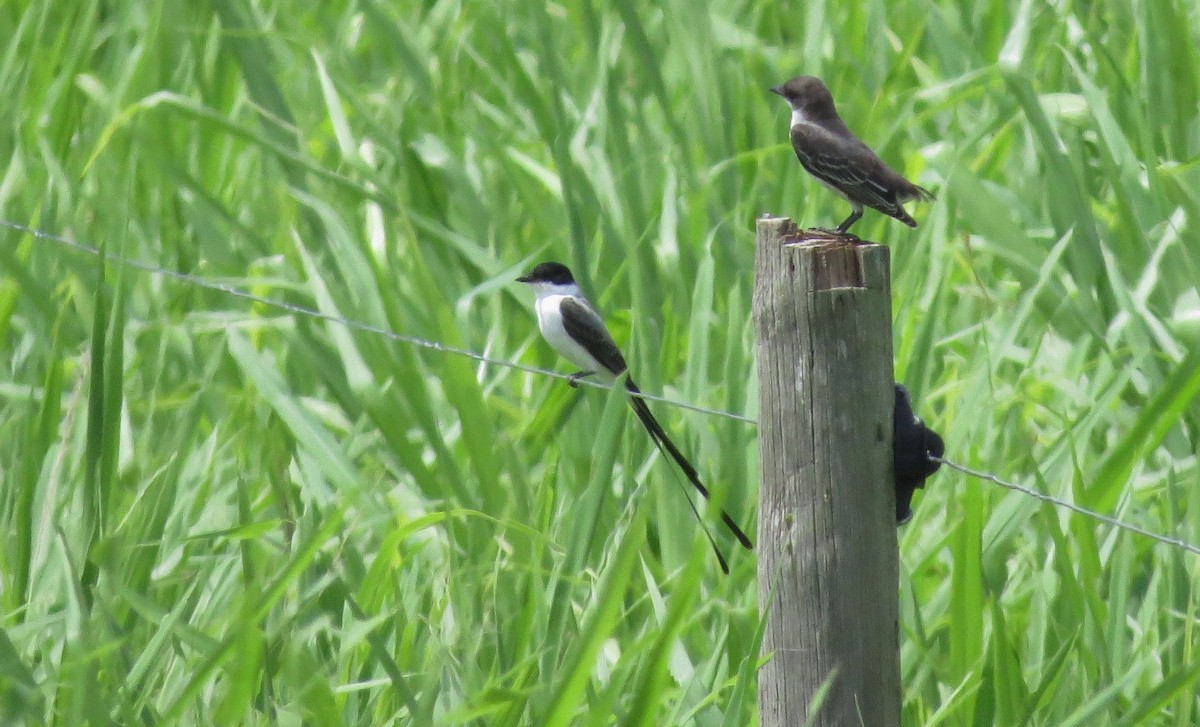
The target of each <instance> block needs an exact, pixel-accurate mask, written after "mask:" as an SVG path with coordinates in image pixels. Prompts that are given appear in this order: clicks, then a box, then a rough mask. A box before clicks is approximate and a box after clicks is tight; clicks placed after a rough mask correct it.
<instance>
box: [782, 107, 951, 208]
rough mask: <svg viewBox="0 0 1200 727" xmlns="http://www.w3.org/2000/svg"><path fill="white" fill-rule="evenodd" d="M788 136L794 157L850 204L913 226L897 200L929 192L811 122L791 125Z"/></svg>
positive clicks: (857, 143)
mask: <svg viewBox="0 0 1200 727" xmlns="http://www.w3.org/2000/svg"><path fill="white" fill-rule="evenodd" d="M791 136H792V148H793V149H794V150H795V151H796V158H797V159H799V160H800V164H802V165H803V166H804V168H805V169H806V170H807V171H808V173H809V174H811V175H813V176H814V177H816V178H817V179H819V180H820V181H822V182H824V183H825V184H827V185H829V186H830V187H832V188H833V189H834V190H835V191H837V192H838V193H839V194H841V195H842V196H843V197H845V198H846V199H848V200H850V202H852V203H857V204H861V205H865V206H867V207H871V208H873V209H876V210H879V211H880V212H882V213H884V214H885V215H888V216H890V217H895V218H896V219H898V220H900V221H901V222H903V223H904V224H906V225H908V226H910V227H916V226H917V223H916V222H915V221H914V220H913V219H912V218H911V217H909V216H908V213H907V212H905V211H904V208H903V207H902V206H901V203H902V202H905V201H907V200H911V199H917V198H926V197H928V198H932V195H930V193H929V192H928V191H927V190H924V189H922V188H920V187H918V186H917V185H915V184H913V183H912V182H909V181H908V180H907V179H905V178H904V177H902V176H900V174H898V173H897V172H896V171H895V170H893V169H892V168H891V167H889V166H888V165H887V164H885V163H884V162H883V160H882V159H880V158H879V157H878V156H877V155H876V154H875V152H873V151H871V149H870V147H868V146H867V145H866V144H863V143H862V142H861V141H859V140H858V139H846V138H844V137H842V136H838V135H835V134H831V133H830V132H828V131H826V130H825V129H823V128H821V127H819V126H815V125H813V124H796V125H794V126H793V127H792V133H791Z"/></svg>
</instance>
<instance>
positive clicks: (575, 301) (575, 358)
mask: <svg viewBox="0 0 1200 727" xmlns="http://www.w3.org/2000/svg"><path fill="white" fill-rule="evenodd" d="M517 281H518V282H521V283H525V284H527V285H529V286H530V287H532V288H533V292H534V295H536V296H537V301H536V302H535V303H534V308H535V310H536V312H537V320H538V328H539V329H540V330H541V332H542V337H543V338H545V339H546V343H549V344H550V347H551V348H553V349H554V350H555V351H557V352H558V353H559V355H561V356H562V357H563V358H565V359H567V360H568V361H570V362H571V363H573V364H575V365H576V366H579V367H580V368H581V369H582V371H579V372H578V373H575V374H572V375H571V377H570V378H571V380H572V383H573V385H578V384H577V382H578V380H579V379H581V378H583V377H585V376H596V377H598V378H599V379H600V380H601V381H603V382H604V383H606V384H611V383H613V382H615V381H616V380H617V379H618V378H619V377H620V376H622V375H625V374H626V371H627V369H628V367H627V366H626V364H625V357H624V356H622V355H621V350H620V349H618V348H617V344H616V343H615V342H614V341H613V338H612V335H611V334H610V333H609V332H608V328H607V327H606V326H605V325H604V321H603V320H602V319H601V318H600V315H599V314H598V313H596V310H595V308H593V307H592V304H591V303H590V302H588V299H587V298H586V297H584V295H583V291H582V290H580V288H579V285H578V284H577V283H576V282H575V277H574V276H573V275H572V274H571V271H570V269H568V268H567V266H566V265H563V264H562V263H557V262H544V263H541V264H539V265H537V266H536V267H534V268H533V270H531V271H529V274H528V275H523V276H521V277H519V278H517ZM625 390H626V391H627V392H628V393H629V394H630V397H629V406H630V407H632V408H633V413H634V414H636V415H637V418H638V421H640V422H641V423H642V426H643V427H645V428H646V432H647V433H649V434H650V439H651V440H652V441H653V442H654V444H655V446H656V447H658V449H659V450H660V451H661V452H662V453H663V454H664V455H667V456H669V457H670V458H671V459H672V460H674V461H675V464H676V465H678V467H679V469H680V470H681V471H682V472H683V474H684V475H685V476H686V477H687V479H688V482H690V483H691V485H692V487H694V488H696V491H697V492H699V493H700V494H701V495H703V496H704V497H705V498H708V497H709V492H708V488H707V487H705V486H704V483H702V482H701V481H700V475H699V473H697V472H696V468H695V467H693V466H692V464H691V463H690V462H689V461H688V460H687V458H686V457H685V456H684V455H683V452H681V451H680V450H679V448H678V447H676V446H675V443H674V442H672V441H671V439H670V438H669V437H668V436H667V433H666V431H665V430H664V429H663V428H662V425H661V424H659V423H658V420H657V419H655V417H654V415H653V414H651V413H650V407H649V406H647V405H646V400H645V399H643V398H641V396H640V394H641V391H639V390H638V387H637V384H634V383H633V379H631V378H629V377H628V376H626V378H625ZM684 494H685V495H686V494H687V493H686V492H685V493H684ZM688 505H689V506H690V507H691V508H692V512H693V513H695V515H696V519H697V520H700V525H701V527H702V528H703V529H704V535H705V536H706V537H707V538H708V542H709V544H710V545H711V546H712V549H713V552H714V553H716V555H717V562H718V564H719V565H720V566H721V570H722V571H723V572H725V573H729V563H728V562H727V561H726V560H725V554H724V553H722V552H721V548H720V547H719V546H718V545H717V543H716V541H715V540H713V537H712V534H711V533H709V532H708V529H707V528H706V527H704V521H703V520H701V519H700V513H699V511H697V510H696V506H695V504H694V503H693V502H692V499H691V498H690V497H689V498H688ZM721 522H723V523H725V526H726V527H727V528H729V531H730V532H731V533H733V536H734V537H735V538H737V541H738V543H740V544H741V546H742V547H743V548H745V549H746V550H752V549H753V548H754V544H753V543H752V542H751V541H750V538H749V537H748V536H747V535H746V533H745V532H744V531H743V530H742V528H741V527H740V526H739V525H738V524H737V522H736V521H734V519H733V518H732V517H731V516H730V515H729V513H727V512H725V511H724V510H722V511H721Z"/></svg>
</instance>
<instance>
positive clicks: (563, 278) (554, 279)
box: [517, 262, 575, 285]
mask: <svg viewBox="0 0 1200 727" xmlns="http://www.w3.org/2000/svg"><path fill="white" fill-rule="evenodd" d="M517 282H519V283H550V284H551V285H570V284H571V283H574V282H575V276H573V275H571V271H570V270H569V269H568V268H567V266H566V265H563V264H562V263H556V262H546V263H539V264H538V265H536V266H534V268H533V270H530V271H529V274H528V275H522V276H521V277H519V278H517Z"/></svg>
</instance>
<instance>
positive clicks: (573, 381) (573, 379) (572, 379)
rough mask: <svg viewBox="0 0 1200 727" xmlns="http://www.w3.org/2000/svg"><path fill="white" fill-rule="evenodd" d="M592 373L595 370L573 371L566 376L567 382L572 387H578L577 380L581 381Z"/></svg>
mask: <svg viewBox="0 0 1200 727" xmlns="http://www.w3.org/2000/svg"><path fill="white" fill-rule="evenodd" d="M594 373H596V372H595V371H576V372H575V373H573V374H571V375H570V376H568V377H567V383H568V384H570V386H571V388H572V389H578V388H579V382H580V381H583V380H584V379H586V378H587V377H589V376H591V375H592V374H594Z"/></svg>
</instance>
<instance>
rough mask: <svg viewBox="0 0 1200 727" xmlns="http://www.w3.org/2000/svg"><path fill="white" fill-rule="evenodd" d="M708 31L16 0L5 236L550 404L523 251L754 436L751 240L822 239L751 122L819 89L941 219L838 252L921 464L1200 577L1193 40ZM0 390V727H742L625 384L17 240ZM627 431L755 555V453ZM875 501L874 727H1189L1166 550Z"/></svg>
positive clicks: (376, 344)
mask: <svg viewBox="0 0 1200 727" xmlns="http://www.w3.org/2000/svg"><path fill="white" fill-rule="evenodd" d="M698 7H699V6H697V5H696V4H695V3H691V2H684V1H683V0H664V1H663V2H633V1H631V0H619V1H618V2H617V3H614V4H611V5H610V4H607V3H597V2H593V1H592V0H584V1H583V2H580V3H565V4H544V3H533V2H531V3H498V4H490V3H458V2H454V1H453V0H444V1H434V2H426V3H381V2H377V0H365V2H362V3H342V2H331V3H295V2H287V3H273V2H267V3H259V4H249V3H246V2H244V0H213V2H211V3H192V2H183V1H181V0H160V1H159V2H154V3H134V2H118V3H101V2H94V1H93V2H88V1H87V0H84V1H83V2H77V3H49V2H41V3H27V2H20V1H18V2H12V3H7V4H5V5H4V6H3V8H0V37H4V38H6V39H8V42H7V43H6V44H5V46H4V48H3V50H0V95H2V97H3V98H5V99H6V102H5V109H6V113H5V114H4V118H3V121H2V122H0V159H2V160H3V171H2V172H0V217H3V218H4V219H6V220H12V221H15V222H18V223H21V224H26V225H29V226H31V227H34V228H38V229H43V230H47V231H50V232H54V233H57V234H62V235H66V236H68V237H72V238H76V239H79V240H81V241H85V242H88V243H90V244H95V245H98V246H103V247H104V248H105V249H106V250H107V251H108V252H110V253H114V254H120V255H124V256H127V257H129V258H134V259H138V260H143V261H148V262H152V263H154V264H156V265H159V266H162V267H164V268H169V269H172V270H178V271H182V272H187V273H191V274H194V275H199V276H202V277H204V278H206V279H211V280H216V281H220V282H223V283H226V284H229V285H233V286H236V287H241V288H245V289H247V290H252V291H253V292H255V293H256V294H259V295H264V296H269V297H272V298H277V299H280V300H286V301H289V302H292V303H295V304H298V305H304V306H311V307H315V308H318V309H320V310H321V311H323V312H325V313H328V314H332V315H338V316H344V317H347V318H350V319H353V320H356V321H361V322H364V323H367V324H370V325H374V326H379V327H385V328H390V329H393V330H396V331H399V332H402V333H405V334H411V335H415V336H422V337H425V338H429V339H433V340H437V341H440V342H443V343H445V344H448V345H454V346H461V347H465V348H469V349H473V350H476V351H481V352H487V353H488V354H490V355H492V356H495V357H498V358H502V359H516V360H519V361H521V362H522V363H525V364H529V365H536V366H543V367H555V368H558V369H559V370H563V371H566V370H567V368H566V367H565V365H564V364H562V363H561V362H559V361H557V360H556V359H555V357H554V355H553V354H552V352H551V351H550V350H549V349H548V347H547V346H546V345H544V344H543V343H542V342H541V340H540V339H539V338H538V337H537V335H536V332H535V327H534V324H533V319H532V315H531V310H530V300H529V296H528V293H527V291H524V290H521V289H520V286H516V285H513V284H512V282H511V281H512V279H513V278H514V277H515V276H516V274H518V272H519V271H524V270H525V269H527V268H528V267H529V266H530V264H531V263H533V262H536V261H540V260H544V259H559V260H562V261H564V262H566V263H568V264H569V265H571V266H572V267H573V268H574V269H575V270H576V271H577V273H579V274H580V276H581V277H582V278H583V280H584V282H585V285H586V286H587V287H588V289H589V290H590V291H591V292H592V295H593V297H594V299H595V300H596V301H597V302H598V304H599V305H600V306H601V307H602V309H603V310H604V312H605V314H606V317H607V319H608V320H609V322H610V325H611V327H612V329H613V331H614V334H615V335H616V336H617V338H618V340H619V342H620V343H622V344H623V345H624V347H625V349H626V352H627V354H628V357H629V359H630V364H631V367H632V369H633V371H634V373H635V374H636V376H637V378H638V380H639V383H641V384H642V385H643V388H645V389H646V390H647V391H650V392H656V393H663V394H665V395H668V396H672V397H675V398H679V399H684V400H687V401H691V402H694V403H697V404H700V405H703V406H708V407H712V408H717V409H723V410H728V411H733V412H739V413H746V414H750V415H754V414H755V413H756V412H755V409H756V400H757V390H756V388H755V385H754V381H755V373H754V362H753V359H752V355H751V353H750V352H751V351H752V350H753V348H752V343H753V331H752V328H751V325H750V322H749V318H750V316H749V312H750V295H751V290H752V280H751V278H750V271H751V268H752V259H753V220H754V218H755V217H756V216H758V215H759V214H760V213H762V212H764V211H772V212H776V213H787V214H790V215H792V216H794V217H796V218H797V219H798V220H799V221H801V222H802V223H804V224H832V223H836V222H837V221H838V220H840V219H841V217H842V216H843V215H844V214H845V213H846V210H845V206H844V203H842V202H840V201H839V200H837V199H835V198H834V197H833V196H832V195H830V194H828V193H827V192H826V191H825V190H823V189H822V188H820V187H819V186H818V185H816V184H815V183H814V182H812V181H811V180H809V179H808V178H806V177H805V176H804V175H803V174H802V172H801V171H800V169H799V166H798V164H797V163H796V161H795V159H794V158H793V157H792V154H791V152H790V149H789V148H788V146H787V143H786V138H785V136H784V127H785V124H786V118H787V111H786V108H785V107H783V105H782V104H781V103H780V102H779V100H778V99H777V98H775V97H774V96H771V95H770V94H768V93H767V92H766V88H767V87H768V86H770V85H773V84H775V83H778V82H780V81H782V80H785V79H786V78H788V77H790V76H791V75H794V74H796V73H799V72H807V73H814V74H817V75H820V76H822V77H823V78H824V79H825V80H826V81H827V83H828V84H829V86H830V87H831V88H832V89H833V91H834V94H835V96H836V98H837V99H838V102H839V106H840V109H841V110H842V112H843V115H844V116H845V117H846V119H847V121H848V123H849V124H850V126H851V127H852V128H854V129H856V130H858V131H859V132H860V133H861V134H862V135H863V136H864V137H865V139H866V140H867V141H868V142H869V143H871V144H872V145H874V146H875V147H876V148H877V149H878V150H879V151H880V152H881V154H882V155H883V156H884V157H885V158H886V159H888V160H890V161H892V162H893V163H894V164H895V165H896V166H898V167H899V168H901V169H902V170H904V171H905V172H906V173H907V174H908V175H909V176H910V177H912V178H914V179H915V180H916V181H918V182H919V183H920V184H922V185H924V186H927V187H931V188H933V189H934V190H935V191H937V193H938V195H939V199H938V201H937V202H936V203H935V204H933V205H931V206H922V207H919V208H916V209H914V210H913V211H914V214H915V216H916V217H917V218H918V219H919V220H920V221H921V222H922V225H921V227H920V229H919V230H918V231H916V232H909V231H908V230H907V229H905V228H901V227H900V226H899V225H897V224H895V223H892V222H889V221H886V220H884V219H883V218H882V217H881V216H880V215H877V214H874V213H870V212H868V214H867V216H866V217H865V218H864V219H863V221H862V222H861V223H860V226H859V227H858V228H856V230H857V231H858V232H859V233H860V234H862V235H864V236H867V237H871V238H875V239H880V240H883V241H885V242H887V243H889V244H890V245H891V247H892V251H893V278H894V286H893V289H894V293H895V302H894V310H895V333H896V340H895V350H896V354H897V361H896V370H897V375H898V377H899V378H900V379H901V380H902V381H904V382H905V383H907V384H908V385H909V387H910V389H911V390H912V391H913V394H914V396H915V398H916V400H917V402H918V410H919V411H920V412H921V413H922V414H923V415H924V416H925V418H926V419H927V420H929V422H930V423H931V424H932V425H933V426H934V427H935V428H936V429H938V430H939V431H941V432H943V433H944V434H945V435H946V439H947V442H948V448H949V449H948V456H950V457H951V458H952V459H954V460H956V461H959V462H963V463H964V464H969V465H972V466H975V467H978V468H981V469H984V470H987V471H991V472H995V473H997V474H999V475H1001V476H1003V477H1005V478H1008V479H1014V480H1017V481H1020V482H1022V483H1025V484H1027V485H1031V486H1037V487H1041V488H1044V489H1045V490H1046V491H1048V492H1051V493H1055V494H1056V495H1059V496H1061V497H1067V498H1072V499H1074V500H1075V501H1077V502H1079V503H1081V504H1084V505H1086V506H1089V507H1093V508H1096V509H1099V510H1101V511H1104V512H1109V513H1114V514H1116V515H1118V516H1119V517H1121V518H1123V519H1126V520H1129V521H1130V522H1133V523H1136V524H1138V525H1140V526H1143V527H1146V528H1149V529H1152V530H1155V531H1159V532H1164V533H1169V534H1173V535H1177V536H1179V537H1183V538H1185V539H1187V540H1189V541H1191V542H1200V468H1198V467H1197V455H1198V449H1200V445H1198V443H1200V434H1198V427H1200V399H1197V396H1196V394H1197V389H1198V387H1200V358H1198V356H1197V354H1196V353H1195V352H1196V351H1197V350H1198V347H1200V296H1198V295H1197V293H1196V281H1197V280H1200V235H1198V234H1197V227H1196V220H1197V219H1198V218H1200V192H1197V190H1200V120H1198V119H1197V103H1198V100H1200V90H1198V89H1200V31H1198V30H1197V28H1200V10H1198V9H1197V8H1196V6H1195V5H1194V4H1192V3H1186V2H1183V1H1182V0H1161V1H1156V2H1144V3H1116V2H1113V3H1080V2H1072V1H1071V0H1063V1H1062V2H1057V3H1053V7H1050V6H1044V5H1042V4H1039V3H1034V2H1024V3H1020V4H1014V3H1009V2H1001V1H1000V0H984V1H983V2H973V3H965V2H957V1H956V0H934V1H933V2H927V3H919V2H914V1H912V0H898V1H897V2H884V1H883V0H868V2H864V3H857V4H852V3H831V2H822V1H820V0H817V1H814V2H808V3H803V4H786V3H768V2H762V1H761V0H749V1H747V2H728V1H723V2H717V3H714V4H711V5H709V6H708V7H709V11H708V12H703V11H699V10H698ZM0 352H2V353H3V357H2V360H3V364H2V369H0V371H2V373H0V408H2V409H0V411H2V414H0V481H2V482H3V489H2V491H0V533H2V537H3V546H2V547H0V723H5V724H8V723H18V724H19V723H22V722H25V723H28V724H41V723H47V724H54V725H82V724H141V725H159V724H163V725H165V724H192V725H209V724H251V725H255V724H257V725H299V724H321V725H329V724H348V725H351V724H352V725H383V724H404V725H557V724H572V725H576V724H579V725H593V724H595V725H607V724H614V723H622V724H624V723H630V724H652V723H653V724H672V725H673V724H687V725H703V726H706V727H707V726H712V725H743V724H748V723H753V722H755V721H756V718H757V711H756V678H755V667H756V665H757V663H758V641H757V639H758V638H759V634H760V630H759V629H760V623H759V620H758V612H757V601H756V589H755V584H754V578H755V563H754V559H753V557H752V556H750V555H747V554H745V553H736V554H735V555H734V557H733V558H732V565H733V573H732V575H731V576H729V577H721V575H720V573H719V572H718V571H717V569H716V565H715V563H714V562H713V559H712V557H711V553H709V552H708V551H707V549H706V545H705V544H704V542H703V540H702V537H701V536H700V534H699V533H698V531H697V529H696V528H695V527H694V525H693V524H692V522H691V521H690V518H689V515H688V513H687V510H686V505H685V504H684V503H683V502H682V501H681V499H680V497H679V493H678V492H677V491H676V490H677V487H676V484H675V483H673V482H672V479H673V477H674V476H673V475H672V474H671V473H670V471H669V469H668V468H667V467H666V466H665V465H664V464H662V463H661V462H659V460H658V458H656V457H655V456H654V450H653V448H652V446H651V444H650V442H649V441H648V439H647V438H646V437H644V436H642V435H641V433H640V432H639V431H637V429H636V423H635V422H631V421H630V419H631V417H629V415H628V412H627V408H626V407H625V406H624V402H623V401H621V398H620V397H619V396H615V395H609V396H606V394H605V393H604V392H603V391H598V390H595V389H582V390H580V391H575V390H572V389H570V388H569V387H567V386H566V385H565V384H564V383H563V382H562V381H560V380H555V379H549V378H546V377H538V376H533V375H529V374H525V373H521V372H517V371H513V370H511V369H506V368H501V367H494V366H483V365H480V364H478V363H476V362H474V361H472V360H469V359H465V358H461V357H455V356H450V355H446V354H442V353H437V352H431V351H424V350H419V349H414V348H413V347H411V346H409V345H405V344H402V343H400V342H397V341H392V340H388V339H386V338H384V337H381V336H378V335H374V334H371V333H368V332H364V331H359V330H353V329H348V328H346V327H344V326H340V325H337V324H334V323H329V322H327V321H322V320H315V319H312V318H309V317H305V316H300V315H295V314H289V313H286V312H281V311H280V310H278V309H272V308H270V307H267V306H264V305H262V304H256V303H251V302H247V301H245V300H241V299H237V298H233V297H231V296H228V295H226V294H222V293H219V292H215V291H210V290H204V289H200V288H197V287H194V286H189V285H186V284H183V283H181V282H179V281H175V280H171V279H169V278H163V277H159V276H154V275H150V274H146V273H144V272H141V271H138V270H135V269H130V268H122V267H120V266H113V265H101V264H100V263H99V262H98V261H97V259H96V258H94V257H92V256H89V255H86V254H81V253H79V252H76V251H72V250H70V249H67V248H64V247H62V246H59V245H55V244H54V243H52V242H49V241H46V240H39V239H35V238H33V237H32V236H29V235H22V234H19V233H16V232H13V231H11V230H2V231H0ZM654 409H655V411H656V412H658V413H659V414H660V416H661V417H662V418H663V420H664V424H665V425H666V426H667V427H668V429H669V430H670V431H672V432H673V433H674V434H675V435H676V436H677V438H678V440H679V443H680V444H681V446H683V447H684V448H685V450H686V451H687V452H689V453H692V454H693V455H694V457H695V460H696V464H697V466H698V467H699V469H700V470H701V472H702V474H703V476H704V477H705V478H706V479H707V480H708V481H709V482H711V483H713V485H714V487H716V488H717V489H718V490H719V491H720V492H721V493H722V496H723V498H724V501H725V504H726V506H727V508H729V509H730V510H732V511H733V512H734V513H735V514H737V515H738V516H739V519H740V520H741V521H742V522H744V523H746V524H747V525H750V526H752V523H753V517H754V513H755V502H756V499H757V498H756V483H757V479H758V461H757V448H756V442H755V431H754V427H753V426H752V425H747V424H745V423H741V422H736V421H731V420H727V419H721V418H715V417H709V416H704V415H701V414H696V413H692V412H684V411H680V410H675V409H670V408H667V407H665V406H661V405H656V406H654ZM596 422H599V423H598V424H596ZM614 472H615V475H614V474H613V473H614ZM916 509H917V516H916V519H915V520H914V521H913V522H912V523H911V524H910V525H908V526H906V528H905V529H904V530H903V531H902V532H901V537H900V548H901V569H902V583H901V651H902V665H903V666H902V668H903V683H904V719H905V724H912V725H993V724H995V725H1017V724H1031V725H1055V726H1059V725H1079V724H1086V725H1089V726H1090V725H1101V724H1103V725H1143V724H1147V725H1163V726H1170V727H1179V726H1182V725H1200V698H1198V697H1197V696H1196V695H1197V693H1200V671H1198V669H1197V666H1196V664H1197V663H1198V662H1200V562H1198V561H1197V559H1196V558H1195V557H1194V556H1191V555H1189V554H1186V553H1183V552H1180V551H1178V550H1173V549H1171V548H1169V547H1166V546H1162V545H1156V544H1154V543H1152V542H1150V541H1147V540H1146V539H1143V538H1139V537H1137V536H1134V535H1130V534H1127V533H1122V532H1117V531H1113V530H1111V529H1109V528H1107V527H1105V526H1101V525H1098V524H1096V523H1095V522H1092V521H1090V520H1086V519H1082V518H1080V517H1078V516H1074V515H1070V514H1067V513H1064V512H1061V511H1059V510H1056V509H1054V508H1053V507H1051V506H1049V505H1046V504H1043V503H1040V502H1038V501H1036V500H1033V499H1031V498H1028V497H1024V496H1022V495H1019V494H1016V493H1011V492H1009V491H1006V490H1002V489H1000V488H997V487H995V486H994V485H990V484H988V483H984V482H977V481H972V480H968V479H965V478H963V477H961V476H958V475H955V474H953V473H948V472H947V473H941V474H939V475H938V476H937V477H936V478H935V479H934V480H933V481H932V482H931V483H930V487H929V489H928V490H926V491H925V493H924V494H923V495H921V496H918V500H917V503H916Z"/></svg>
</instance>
